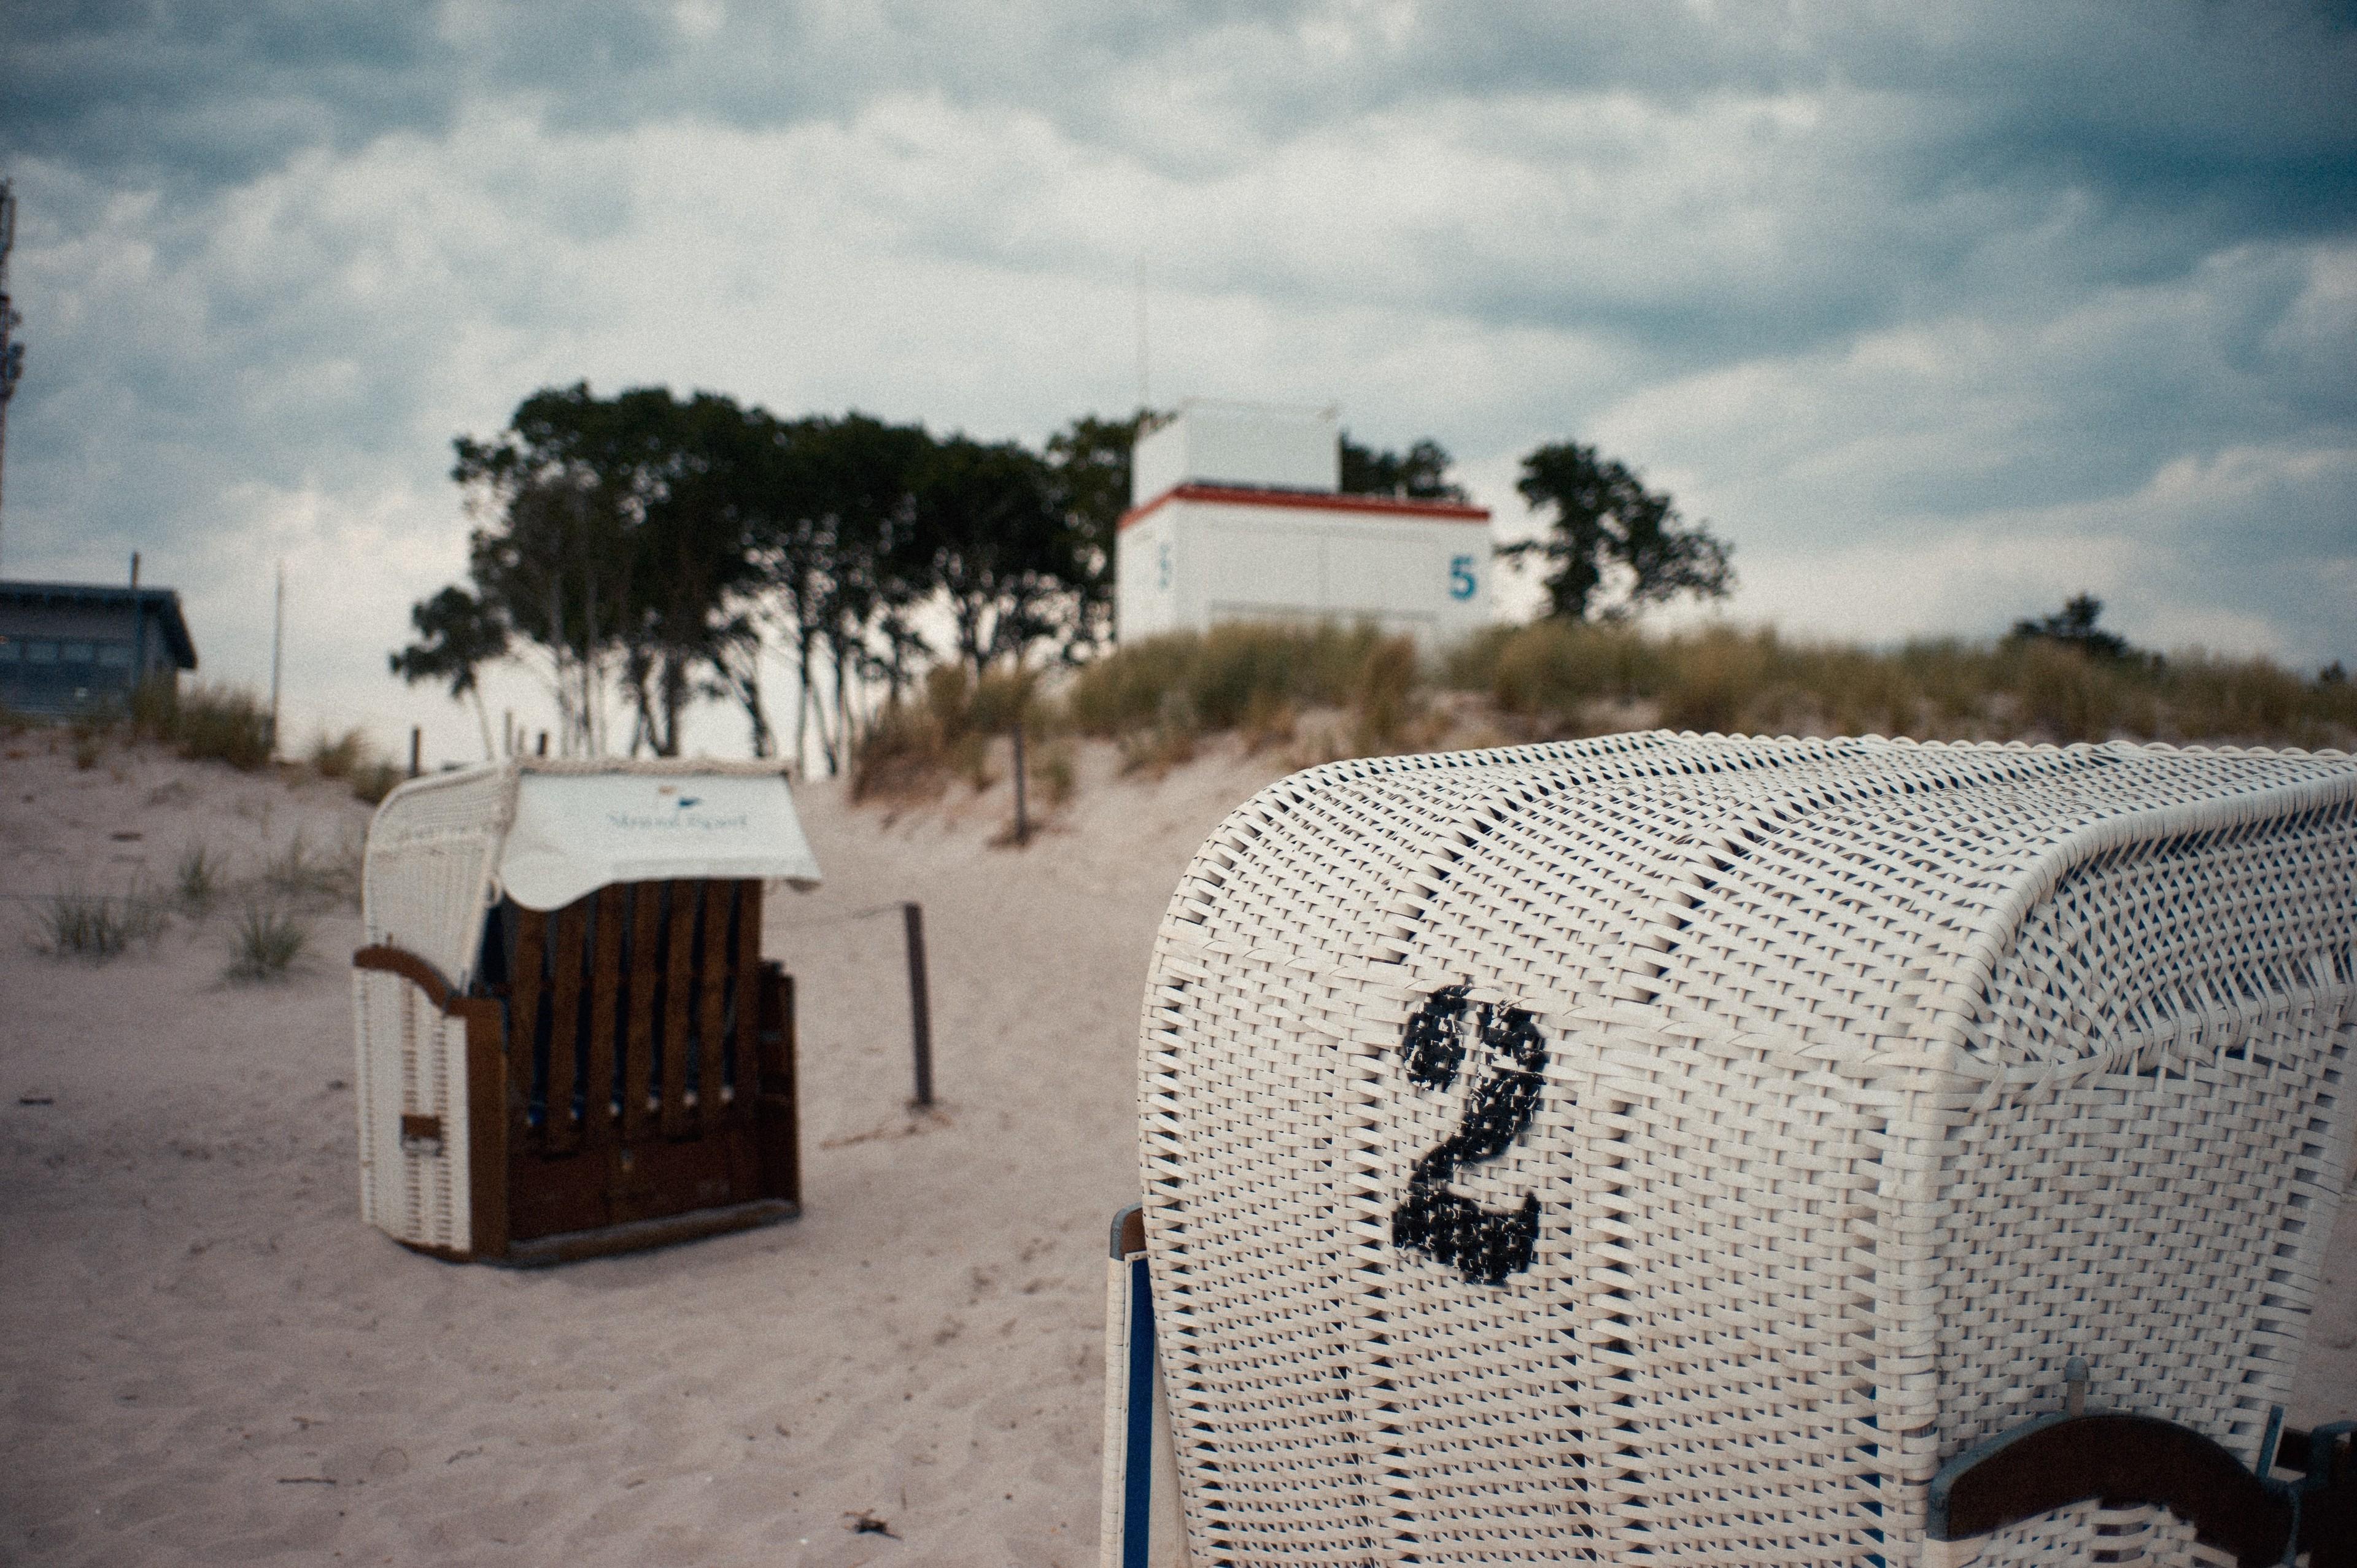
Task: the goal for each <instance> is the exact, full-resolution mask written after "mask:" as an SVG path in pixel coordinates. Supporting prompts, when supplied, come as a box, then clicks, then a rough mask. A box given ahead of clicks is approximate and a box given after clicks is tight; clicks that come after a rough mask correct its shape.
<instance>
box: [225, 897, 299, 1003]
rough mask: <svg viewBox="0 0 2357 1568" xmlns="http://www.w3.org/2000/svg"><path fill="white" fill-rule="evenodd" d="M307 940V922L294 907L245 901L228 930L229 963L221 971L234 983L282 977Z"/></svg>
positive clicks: (248, 982)
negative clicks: (236, 918)
mask: <svg viewBox="0 0 2357 1568" xmlns="http://www.w3.org/2000/svg"><path fill="white" fill-rule="evenodd" d="M310 940H311V928H310V925H309V923H308V922H307V921H306V920H305V919H304V918H302V916H301V915H300V914H298V913H297V912H296V910H295V909H293V908H289V907H288V906H285V905H283V904H265V903H262V902H260V901H258V900H257V901H253V902H249V903H248V904H247V905H246V906H245V908H244V909H243V911H242V912H241V914H240V915H239V917H238V922H237V927H236V929H234V930H233V931H231V933H230V958H229V966H228V968H227V969H225V970H224V971H223V972H222V973H223V975H224V977H225V978H227V979H228V980H230V981H231V982H233V983H238V984H256V983H262V982H265V981H272V980H279V979H283V978H285V975H286V972H288V971H289V970H290V969H292V968H293V967H294V963H295V961H296V959H297V958H300V957H301V956H302V954H303V949H304V947H305V945H306V944H307V943H308V942H309V941H310Z"/></svg>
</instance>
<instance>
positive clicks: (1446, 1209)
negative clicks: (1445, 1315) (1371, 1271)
mask: <svg viewBox="0 0 2357 1568" xmlns="http://www.w3.org/2000/svg"><path fill="white" fill-rule="evenodd" d="M1468 990H1469V988H1468V987H1466V986H1462V985H1450V986H1445V987H1443V988H1442V989H1440V990H1438V991H1436V992H1434V993H1432V994H1431V995H1430V996H1428V997H1426V998H1425V1001H1424V1004H1423V1005H1422V1006H1420V1007H1418V1008H1417V1009H1416V1010H1415V1013H1414V1014H1413V1015H1410V1017H1409V1018H1408V1021H1407V1032H1406V1036H1405V1038H1404V1039H1403V1040H1402V1041H1401V1042H1400V1056H1401V1058H1402V1059H1403V1061H1404V1062H1405V1066H1406V1068H1407V1076H1408V1078H1409V1079H1410V1080H1411V1081H1413V1082H1415V1083H1416V1084H1418V1085H1420V1086H1422V1087H1423V1088H1426V1089H1448V1088H1449V1087H1450V1086H1452V1085H1453V1084H1455V1083H1456V1081H1457V1074H1458V1069H1461V1068H1462V1067H1463V1066H1464V1064H1465V1028H1466V1022H1467V1020H1466V1014H1467V1012H1468V1011H1470V1012H1471V1013H1472V1014H1473V1019H1472V1022H1473V1030H1474V1034H1475V1036H1476V1037H1477V1038H1478V1039H1479V1040H1480V1044H1481V1046H1482V1054H1483V1056H1484V1057H1485V1058H1487V1059H1488V1062H1489V1064H1490V1072H1489V1074H1488V1076H1487V1077H1485V1078H1484V1079H1482V1080H1481V1081H1480V1083H1479V1084H1477V1085H1475V1086H1474V1089H1473V1093H1472V1096H1471V1098H1470V1099H1469V1100H1468V1101H1466V1106H1465V1116H1464V1119H1463V1120H1462V1121H1461V1122H1458V1127H1457V1131H1456V1132H1454V1133H1450V1134H1449V1136H1448V1139H1447V1140H1446V1141H1444V1142H1442V1143H1440V1144H1437V1145H1435V1146H1434V1147H1433V1148H1431V1149H1429V1150H1426V1152H1425V1154H1424V1155H1423V1156H1422V1157H1421V1158H1419V1159H1418V1160H1417V1161H1416V1162H1415V1168H1414V1169H1413V1170H1412V1171H1411V1172H1410V1173H1409V1174H1408V1180H1407V1197H1405V1199H1404V1200H1402V1202H1401V1203H1400V1206H1399V1207H1398V1208H1395V1209H1394V1210H1393V1211H1392V1243H1393V1245H1394V1246H1399V1247H1410V1248H1414V1249H1415V1250H1416V1251H1420V1252H1423V1253H1425V1254H1426V1256H1428V1257H1430V1258H1431V1259H1432V1260H1433V1262H1437V1263H1443V1264H1453V1265H1454V1266H1455V1267H1456V1268H1457V1269H1458V1272H1459V1273H1462V1274H1464V1276H1465V1279H1466V1281H1467V1283H1470V1284H1490V1285H1499V1284H1503V1283H1506V1276H1507V1275H1508V1274H1518V1273H1522V1272H1523V1270H1525V1269H1527V1268H1529V1267H1530V1266H1531V1255H1532V1253H1533V1251H1534V1250H1535V1248H1536V1246H1537V1244H1538V1237H1539V1200H1538V1196H1537V1195H1536V1194H1535V1193H1534V1194H1531V1195H1529V1196H1527V1197H1524V1198H1523V1202H1522V1207H1521V1208H1513V1209H1509V1210H1507V1211H1506V1212H1505V1213H1503V1214H1495V1213H1492V1212H1491V1211H1490V1210H1488V1209H1486V1208H1482V1207H1481V1206H1480V1204H1478V1203H1475V1202H1474V1201H1473V1200H1472V1199H1471V1198H1468V1197H1458V1195H1457V1194H1455V1193H1453V1192H1451V1191H1449V1190H1448V1184H1449V1183H1450V1182H1451V1181H1453V1180H1454V1179H1456V1176H1457V1173H1458V1169H1459V1167H1461V1166H1464V1165H1480V1164H1481V1163H1482V1162H1483V1161H1486V1160H1494V1159H1496V1158H1497V1157H1498V1156H1499V1155H1502V1154H1504V1153H1505V1152H1506V1151H1507V1150H1508V1149H1509V1148H1511V1147H1512V1146H1513V1143H1514V1140H1515V1139H1517V1138H1519V1137H1521V1136H1522V1135H1523V1133H1524V1132H1526V1131H1528V1130H1529V1128H1530V1124H1531V1118H1532V1117H1534V1116H1535V1115H1536V1114H1538V1109H1539V1094H1540V1091H1541V1089H1542V1087H1543V1080H1542V1078H1541V1074H1543V1073H1544V1071H1545V1069H1546V1054H1547V1053H1546V1041H1545V1040H1544V1038H1543V1037H1542V1036H1540V1034H1539V1027H1538V1021H1537V1020H1536V1019H1535V1018H1534V1017H1532V1016H1531V1015H1530V1014H1528V1013H1526V1012H1524V1011H1523V1009H1521V1008H1519V1007H1506V1006H1500V1005H1494V1004H1491V1003H1487V1002H1483V1003H1480V1004H1474V1003H1472V1002H1470V1001H1469V999H1468V996H1467V992H1468Z"/></svg>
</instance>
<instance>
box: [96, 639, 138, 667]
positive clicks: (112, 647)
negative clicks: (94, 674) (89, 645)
mask: <svg viewBox="0 0 2357 1568" xmlns="http://www.w3.org/2000/svg"><path fill="white" fill-rule="evenodd" d="M98 667H99V668H100V669H102V670H128V669H130V668H131V645H130V644H129V643H127V642H102V643H100V644H99V645H98Z"/></svg>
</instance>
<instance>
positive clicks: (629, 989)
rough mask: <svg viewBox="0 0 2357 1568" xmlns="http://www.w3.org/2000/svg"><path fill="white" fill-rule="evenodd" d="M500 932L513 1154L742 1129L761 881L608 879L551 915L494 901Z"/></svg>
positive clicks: (748, 1105)
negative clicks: (506, 983) (506, 988)
mask: <svg viewBox="0 0 2357 1568" xmlns="http://www.w3.org/2000/svg"><path fill="white" fill-rule="evenodd" d="M500 929H501V937H500V940H501V941H502V942H503V944H504V946H505V948H506V950H507V953H508V955H509V957H508V961H507V964H506V966H505V972H506V973H507V974H508V975H509V976H510V980H509V991H508V998H509V1000H508V1016H509V1022H510V1029H511V1034H510V1036H509V1039H510V1048H509V1056H508V1094H509V1120H510V1125H511V1138H512V1139H514V1140H516V1141H517V1142H516V1144H515V1146H516V1147H517V1148H520V1149H530V1150H533V1151H534V1152H537V1153H541V1154H544V1155H566V1154H571V1153H574V1152H576V1151H577V1150H583V1149H587V1150H590V1151H596V1150H601V1149H605V1148H607V1147H608V1146H610V1145H612V1144H617V1143H619V1144H637V1143H642V1142H645V1141H646V1140H648V1139H650V1138H653V1137H658V1136H660V1137H662V1138H666V1139H673V1140H679V1139H687V1138H701V1137H705V1136H708V1135H710V1134H711V1133H716V1132H717V1131H719V1130H720V1129H721V1128H722V1127H723V1126H726V1125H730V1124H733V1123H738V1122H749V1120H750V1117H751V1114H752V1101H753V1079H754V1074H755V1070H756V1063H755V1055H754V1033H755V1031H756V1029H757V1027H758V1019H757V1013H758V1006H759V1002H758V998H759V989H758V988H759V964H760V945H761V885H760V884H759V882H753V881H681V882H634V883H622V884H615V885H612V886H606V887H603V888H600V889H599V890H598V891H597V892H596V893H593V894H590V895H589V896H588V897H584V898H582V899H580V900H578V901H576V902H575V903H572V904H568V905H566V906H565V908H562V909H558V910H556V911H554V913H551V914H542V913H539V912H537V911H534V910H530V909H522V908H517V907H515V906H514V905H512V904H510V905H507V906H505V907H504V908H502V911H501V921H500ZM487 967H488V966H487Z"/></svg>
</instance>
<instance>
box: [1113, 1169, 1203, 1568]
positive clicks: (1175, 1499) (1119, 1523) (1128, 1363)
mask: <svg viewBox="0 0 2357 1568" xmlns="http://www.w3.org/2000/svg"><path fill="white" fill-rule="evenodd" d="M1111 1253H1112V1256H1111V1257H1110V1259H1109V1260H1108V1262H1107V1279H1106V1290H1105V1444H1104V1454H1105V1460H1104V1508H1103V1532H1102V1546H1101V1549H1100V1552H1099V1557H1098V1561H1099V1563H1100V1564H1101V1568H1188V1563H1189V1557H1188V1553H1187V1535H1186V1529H1185V1523H1184V1517H1183V1515H1182V1513H1181V1511H1180V1509H1179V1464H1178V1454H1177V1451H1176V1449H1175V1448H1174V1447H1173V1445H1172V1442H1171V1435H1170V1402H1169V1400H1168V1398H1167V1397H1166V1396H1165V1394H1164V1391H1163V1388H1162V1369H1161V1366H1160V1361H1159V1358H1158V1356H1157V1348H1156V1345H1155V1337H1154V1291H1153V1283H1152V1280H1151V1278H1150V1277H1149V1275H1148V1274H1147V1272H1146V1214H1145V1211H1144V1210H1143V1209H1142V1208H1138V1207H1137V1206H1136V1205H1135V1204H1133V1205H1131V1206H1130V1207H1129V1208H1125V1209H1123V1210H1122V1211H1121V1212H1120V1213H1118V1214H1116V1215H1114V1219H1113V1238H1112V1247H1111Z"/></svg>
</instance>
